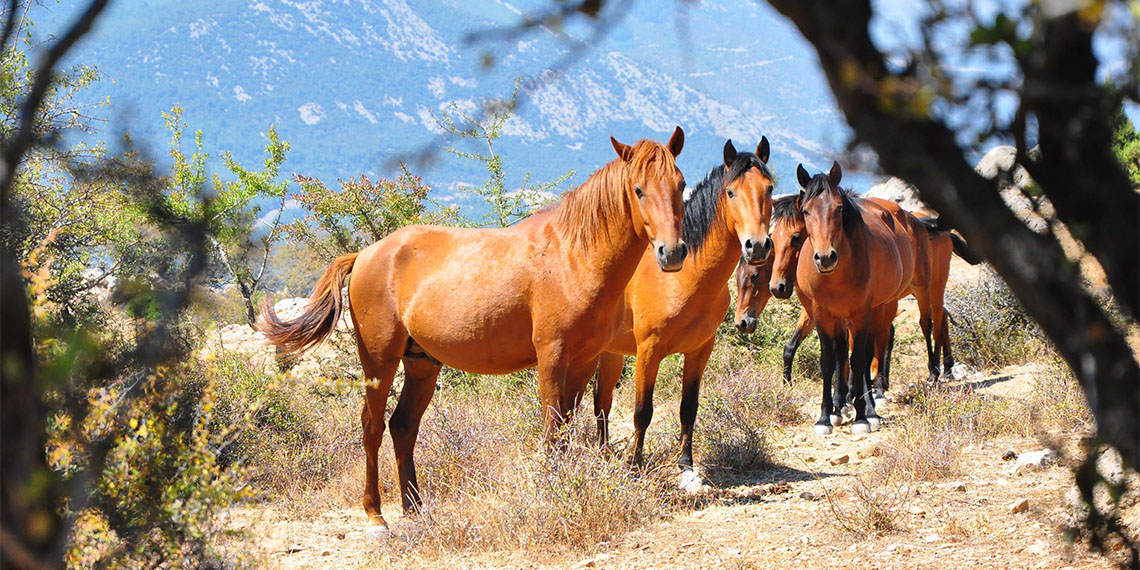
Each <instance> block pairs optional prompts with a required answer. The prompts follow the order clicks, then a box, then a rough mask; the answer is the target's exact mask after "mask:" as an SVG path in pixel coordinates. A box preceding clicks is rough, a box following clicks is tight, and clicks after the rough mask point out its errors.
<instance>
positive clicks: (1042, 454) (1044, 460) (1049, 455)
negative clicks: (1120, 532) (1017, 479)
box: [1013, 448, 1058, 472]
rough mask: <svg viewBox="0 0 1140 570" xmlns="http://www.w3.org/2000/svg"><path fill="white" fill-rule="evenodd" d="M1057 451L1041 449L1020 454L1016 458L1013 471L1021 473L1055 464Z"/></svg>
mask: <svg viewBox="0 0 1140 570" xmlns="http://www.w3.org/2000/svg"><path fill="white" fill-rule="evenodd" d="M1057 457H1058V455H1057V451H1056V450H1053V449H1048V448H1046V449H1042V450H1041V451H1030V452H1026V453H1022V454H1020V455H1018V456H1017V464H1016V465H1015V466H1014V468H1013V470H1014V471H1016V472H1021V471H1023V470H1025V469H1040V468H1042V467H1048V466H1050V465H1052V464H1054V463H1056V462H1057Z"/></svg>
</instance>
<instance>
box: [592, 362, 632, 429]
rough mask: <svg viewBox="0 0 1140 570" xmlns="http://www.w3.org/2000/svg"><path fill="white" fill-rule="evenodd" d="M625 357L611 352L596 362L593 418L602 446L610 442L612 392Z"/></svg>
mask: <svg viewBox="0 0 1140 570" xmlns="http://www.w3.org/2000/svg"><path fill="white" fill-rule="evenodd" d="M624 366H625V357H624V356H622V355H621V354H615V353H612V352H604V353H602V356H601V358H600V359H599V360H598V381H597V383H595V384H594V417H596V418H597V422H598V442H599V443H600V444H601V445H602V446H606V445H609V442H610V422H609V419H610V410H611V409H612V408H613V403H614V390H615V389H617V385H618V381H620V380H621V372H622V368H624Z"/></svg>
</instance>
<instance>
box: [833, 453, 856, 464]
mask: <svg viewBox="0 0 1140 570" xmlns="http://www.w3.org/2000/svg"><path fill="white" fill-rule="evenodd" d="M849 461H851V456H850V455H848V454H846V453H844V454H843V455H836V456H835V457H832V458H831V459H828V460H827V462H828V463H830V464H832V465H843V464H844V463H847V462H849Z"/></svg>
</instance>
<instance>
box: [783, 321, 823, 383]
mask: <svg viewBox="0 0 1140 570" xmlns="http://www.w3.org/2000/svg"><path fill="white" fill-rule="evenodd" d="M814 327H815V320H813V319H812V318H811V315H810V314H808V311H807V309H805V308H800V319H799V321H797V322H796V330H795V331H793V332H792V338H789V339H788V344H786V345H784V384H791V383H792V364H793V362H794V361H795V358H796V351H797V350H799V348H800V344H801V343H802V342H803V341H804V339H805V338H807V335H809V334H811V329H812V328H814Z"/></svg>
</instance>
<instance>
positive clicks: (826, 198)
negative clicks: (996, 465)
mask: <svg viewBox="0 0 1140 570" xmlns="http://www.w3.org/2000/svg"><path fill="white" fill-rule="evenodd" d="M684 139H685V136H684V132H683V131H682V130H681V128H680V127H677V128H676V130H675V131H674V132H673V135H672V137H671V138H670V139H669V141H668V142H667V143H665V144H661V143H658V142H654V141H649V140H641V141H638V142H637V143H636V144H634V145H632V146H631V145H626V144H622V143H620V142H618V141H617V140H616V139H613V138H612V137H611V139H610V142H611V143H612V145H613V148H614V151H615V152H616V153H617V158H616V159H615V160H613V161H611V162H610V163H608V164H607V165H605V166H604V167H602V168H601V169H600V170H598V171H597V172H595V173H594V174H592V175H591V176H590V178H589V179H588V180H587V181H586V182H585V183H584V184H582V185H581V186H579V187H578V188H576V189H575V190H573V191H570V192H568V193H567V194H566V195H565V196H564V197H563V198H562V200H561V201H560V202H558V203H556V204H554V205H552V206H550V207H548V208H545V209H543V210H540V211H538V212H536V213H535V214H533V215H532V216H530V217H528V218H526V219H525V220H523V221H521V222H519V223H517V224H515V225H513V226H510V227H506V228H496V229H471V228H455V227H439V226H423V225H419V226H409V227H405V228H402V229H400V230H398V231H396V232H393V233H392V234H390V235H389V236H387V237H385V238H384V239H382V240H380V241H378V242H376V243H374V244H372V245H370V246H368V247H367V248H365V249H363V250H362V251H360V252H358V253H353V254H348V255H344V256H341V257H339V258H337V259H336V260H335V261H334V262H333V264H332V265H331V266H330V267H329V268H328V270H326V271H325V273H324V274H323V275H322V276H321V278H320V280H319V281H318V283H317V285H316V287H315V289H314V291H313V293H312V296H311V297H310V299H309V302H308V304H307V305H306V308H305V310H304V312H303V313H302V314H301V315H300V316H299V317H297V318H296V319H294V320H291V321H281V320H280V319H279V318H278V317H277V315H276V314H275V313H274V311H273V310H272V308H271V307H269V306H268V304H267V305H266V306H265V307H264V309H263V311H262V316H261V318H260V320H259V323H258V327H259V330H261V332H263V333H264V334H265V336H266V338H267V339H268V340H269V341H270V342H271V343H273V344H275V345H277V346H278V347H279V348H280V349H282V350H283V351H285V352H299V351H304V350H306V349H308V348H311V347H313V346H315V345H317V344H319V343H320V342H322V341H323V340H324V339H325V338H327V337H328V336H329V335H330V334H331V333H332V331H333V330H334V329H335V327H336V323H337V322H338V321H339V320H340V315H341V312H342V310H343V308H344V307H343V296H342V288H343V287H344V284H345V281H346V280H347V278H348V276H349V274H350V273H351V274H352V279H351V280H348V299H349V307H348V308H349V311H350V314H351V317H352V323H353V328H354V330H355V334H356V340H357V347H358V351H359V355H360V363H361V366H362V368H363V372H364V375H365V378H366V379H367V383H366V388H365V401H364V408H363V411H362V413H361V424H362V427H363V440H364V451H365V459H366V474H365V485H364V500H363V503H364V509H365V511H366V512H367V514H368V515H369V517H370V518H371V519H372V520H373V522H374V524H379V525H384V524H385V523H384V519H383V516H382V515H381V512H380V503H381V498H380V497H381V495H380V489H379V475H378V472H377V469H378V456H377V455H378V450H379V447H380V443H381V439H382V437H383V434H384V428H385V414H386V408H387V400H388V394H389V391H390V390H391V387H392V382H393V379H394V377H395V375H396V372H397V369H398V367H399V366H400V365H401V364H403V368H404V383H403V388H402V389H401V392H400V395H399V399H398V401H397V404H396V408H395V409H394V410H393V412H392V414H391V417H390V418H389V419H388V424H387V425H388V428H389V429H390V430H391V434H392V442H393V448H394V451H395V457H396V466H397V471H398V477H399V481H400V495H401V498H402V502H403V507H404V509H405V511H407V510H410V509H414V508H416V507H417V506H418V505H419V504H420V501H421V499H420V492H419V488H418V485H417V482H416V468H415V461H414V458H413V450H414V447H415V443H416V437H417V434H418V432H419V426H420V420H421V418H422V417H423V414H424V412H425V410H426V409H427V406H428V403H429V402H430V400H431V398H432V395H433V394H434V392H435V389H436V379H437V376H438V375H439V372H440V369H441V367H442V366H443V365H447V366H450V367H452V368H456V369H459V370H464V371H468V372H473V373H478V374H505V373H509V372H514V371H518V370H522V369H526V368H532V367H534V368H536V369H537V377H538V382H539V399H540V400H541V404H542V410H543V436H544V438H545V439H546V441H547V442H552V441H554V439H555V438H556V434H557V430H558V428H559V426H560V424H561V422H563V421H565V419H566V418H567V417H568V416H569V415H570V414H571V413H572V412H573V411H574V409H575V408H576V407H577V405H578V404H579V403H580V402H581V400H582V398H583V395H584V393H585V390H586V388H587V386H588V384H589V381H590V380H591V379H592V378H594V377H595V374H596V376H597V381H596V383H595V385H594V386H595V387H594V394H593V396H594V411H595V415H596V417H597V422H598V434H599V437H600V439H601V443H602V444H605V443H607V441H608V437H609V432H608V427H607V424H608V417H609V414H610V410H611V406H612V403H613V391H614V389H615V387H616V385H617V382H618V380H619V378H620V377H621V374H622V366H623V361H624V356H625V355H635V356H636V370H635V373H634V378H635V404H634V428H635V436H634V446H633V447H634V449H633V455H632V460H633V461H634V462H635V463H640V462H641V460H642V448H643V444H644V439H645V431H646V429H647V428H648V427H649V423H650V421H651V419H652V417H653V388H654V385H655V383H656V380H657V373H658V369H659V366H660V363H661V360H662V359H663V358H664V357H665V356H668V355H670V354H677V353H680V354H683V355H684V367H683V375H682V379H681V382H682V391H681V394H682V397H681V410H680V416H681V452H680V457H679V460H678V462H679V464H680V465H681V466H682V467H684V468H688V467H691V466H692V464H693V452H692V436H693V424H694V423H695V421H696V415H697V399H698V394H699V392H700V382H701V375H702V373H703V371H704V368H705V365H706V363H707V362H708V359H709V356H710V354H711V353H712V350H713V344H714V339H715V338H716V330H717V328H718V326H719V325H720V324H721V323H722V322H723V321H724V317H725V315H726V313H727V311H728V307H729V304H730V301H731V297H730V293H729V291H728V288H727V287H726V284H727V283H728V282H729V280H730V279H732V277H733V274H734V272H735V283H736V289H737V308H736V317H735V321H736V326H737V327H738V328H739V329H741V330H742V331H744V332H751V331H752V330H753V329H754V328H755V325H756V318H757V314H758V313H759V312H760V311H762V310H763V308H764V306H765V304H766V303H767V302H768V300H769V299H770V297H771V296H776V297H778V298H788V297H790V296H791V294H792V292H793V290H794V291H795V292H796V294H797V295H798V297H799V300H800V303H801V305H802V307H803V313H802V314H801V316H800V320H799V323H798V324H797V327H796V332H795V333H794V335H793V337H792V339H791V340H790V341H789V342H788V345H787V347H786V349H785V351H784V378H785V380H788V379H790V374H791V361H792V356H793V355H794V353H795V349H796V347H798V345H799V343H800V341H802V340H803V338H804V336H805V335H806V334H808V333H810V330H811V329H812V328H815V330H816V332H817V334H818V335H819V339H820V365H821V369H822V372H823V395H822V398H821V404H820V407H821V412H820V417H819V421H818V422H817V423H816V425H815V428H814V429H815V431H816V432H817V433H820V434H829V433H831V431H832V426H833V424H835V425H838V423H839V422H840V421H841V419H842V416H841V410H842V409H843V408H844V407H845V406H846V405H847V403H848V400H849V399H850V400H851V403H852V405H853V407H854V420H853V422H852V425H851V431H852V433H866V432H869V431H872V430H875V429H878V426H879V423H880V421H879V418H878V416H877V415H876V413H875V407H876V400H875V398H874V397H872V393H873V394H874V395H876V396H882V394H883V391H884V390H886V389H887V388H888V382H889V379H888V375H889V355H890V347H891V343H892V340H893V328H892V324H891V323H892V321H893V319H894V317H895V315H896V313H897V310H898V302H899V300H900V299H901V298H903V297H905V296H907V295H910V294H913V295H914V296H915V298H916V299H918V305H919V310H920V312H921V325H922V331H923V334H924V335H925V337H926V343H927V354H928V360H929V368H930V378H931V379H937V378H938V376H939V374H940V369H939V358H940V357H941V358H942V363H943V366H944V367H945V368H946V369H947V370H949V369H950V367H951V366H952V364H953V363H952V357H951V353H950V345H949V342H948V336H947V326H946V325H947V321H948V318H949V317H948V315H947V313H946V312H945V310H944V309H943V307H942V296H943V292H944V291H945V287H946V280H947V276H948V273H949V265H950V254H951V251H953V252H955V253H957V254H958V255H959V256H961V257H963V258H964V259H966V260H967V261H969V262H971V263H977V262H978V261H979V260H978V259H977V257H976V256H975V255H974V254H973V253H972V252H971V251H970V250H969V249H968V248H967V246H966V244H965V242H964V241H962V239H961V238H959V237H958V236H957V235H955V234H953V233H951V232H950V231H949V230H948V229H947V228H944V227H942V226H940V225H939V223H938V221H937V219H936V218H932V217H918V216H915V215H913V214H911V213H910V212H908V211H906V210H903V209H902V208H900V207H899V206H898V205H897V204H895V203H894V202H891V201H885V200H877V199H863V198H859V197H856V196H855V195H853V194H851V193H850V192H848V191H847V190H844V189H841V188H840V186H839V183H840V178H841V176H842V173H841V170H840V167H839V165H838V164H835V165H833V166H832V168H831V171H830V172H829V173H828V174H816V175H814V176H812V175H810V174H809V173H808V172H807V171H806V170H804V168H803V166H802V165H801V166H799V168H798V169H797V179H798V182H799V185H800V186H801V191H800V192H799V193H798V194H794V195H790V196H784V197H780V198H774V197H773V189H774V187H775V183H774V178H773V175H772V173H771V171H770V170H769V168H768V158H769V152H770V149H769V144H768V140H767V139H766V138H764V139H762V140H761V141H760V143H759V145H757V147H756V149H755V152H738V151H737V149H736V148H735V147H734V146H733V144H732V141H728V142H726V143H725V145H724V153H723V161H722V162H723V164H718V165H717V166H716V167H714V168H713V169H712V170H711V171H710V172H709V174H708V175H707V176H706V177H705V178H704V179H703V180H701V181H700V182H699V183H698V184H697V185H696V186H695V187H693V189H692V190H691V193H690V194H689V196H688V197H687V199H683V194H685V192H686V184H685V179H684V177H683V175H682V174H681V171H680V170H679V169H678V168H677V165H676V160H675V159H676V157H677V155H678V154H680V152H681V149H682V148H683V147H684ZM872 367H874V369H875V375H874V380H873V381H872V376H871V370H872ZM872 385H873V388H872ZM833 386H834V390H833Z"/></svg>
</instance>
